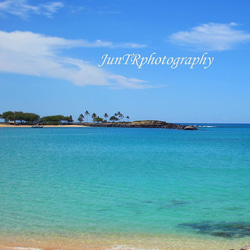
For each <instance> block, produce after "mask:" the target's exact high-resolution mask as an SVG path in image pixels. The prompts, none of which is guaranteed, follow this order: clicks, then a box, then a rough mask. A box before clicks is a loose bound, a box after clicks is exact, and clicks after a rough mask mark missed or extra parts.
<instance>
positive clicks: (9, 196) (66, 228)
mask: <svg viewBox="0 0 250 250" xmlns="http://www.w3.org/2000/svg"><path fill="white" fill-rule="evenodd" d="M0 142H1V143H0V159H1V163H0V165H1V166H0V218H1V219H0V231H1V232H4V233H15V234H18V233H21V232H22V233H24V232H26V233H33V234H42V233H47V234H50V233H53V234H55V233H56V234H58V235H63V234H69V233H71V234H77V233H85V232H86V233H88V232H90V233H92V232H93V233H105V232H107V233H149V234H175V235H195V236H197V237H198V236H199V235H202V236H205V237H206V236H208V237H218V236H219V237H230V238H234V237H246V236H250V181H249V177H250V125H249V126H248V125H239V126H229V125H223V126H222V125H220V126H219V125H217V127H209V128H200V129H199V130H198V131H181V130H166V129H132V128H130V129H129V128H43V129H31V128H1V129H0Z"/></svg>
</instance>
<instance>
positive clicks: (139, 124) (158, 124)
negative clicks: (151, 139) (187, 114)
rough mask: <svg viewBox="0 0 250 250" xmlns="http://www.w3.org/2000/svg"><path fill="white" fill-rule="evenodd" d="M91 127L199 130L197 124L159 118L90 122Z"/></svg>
mask: <svg viewBox="0 0 250 250" xmlns="http://www.w3.org/2000/svg"><path fill="white" fill-rule="evenodd" d="M86 125H87V126H90V127H120V128H165V129H181V130H197V128H196V127H195V126H190V125H188V126H185V125H180V124H174V123H169V122H164V121H157V120H143V121H134V122H107V123H88V124H86Z"/></svg>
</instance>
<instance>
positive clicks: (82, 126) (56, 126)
mask: <svg viewBox="0 0 250 250" xmlns="http://www.w3.org/2000/svg"><path fill="white" fill-rule="evenodd" d="M32 126H34V125H24V124H18V125H10V124H0V128H31V127H32ZM42 126H43V128H86V127H88V126H86V125H42Z"/></svg>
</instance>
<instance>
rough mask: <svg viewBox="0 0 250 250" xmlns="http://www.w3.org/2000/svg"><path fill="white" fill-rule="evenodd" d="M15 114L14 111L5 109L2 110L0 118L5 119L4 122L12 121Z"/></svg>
mask: <svg viewBox="0 0 250 250" xmlns="http://www.w3.org/2000/svg"><path fill="white" fill-rule="evenodd" d="M14 117H15V115H14V112H12V111H6V112H3V114H2V118H3V119H4V120H5V122H9V121H14V119H15V118H14Z"/></svg>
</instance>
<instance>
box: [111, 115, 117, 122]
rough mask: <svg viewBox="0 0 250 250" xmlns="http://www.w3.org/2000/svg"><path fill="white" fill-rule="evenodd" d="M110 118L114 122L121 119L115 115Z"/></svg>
mask: <svg viewBox="0 0 250 250" xmlns="http://www.w3.org/2000/svg"><path fill="white" fill-rule="evenodd" d="M109 120H110V121H112V122H116V121H119V118H117V117H116V116H114V115H113V116H111V117H110V118H109Z"/></svg>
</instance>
